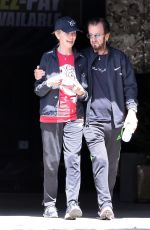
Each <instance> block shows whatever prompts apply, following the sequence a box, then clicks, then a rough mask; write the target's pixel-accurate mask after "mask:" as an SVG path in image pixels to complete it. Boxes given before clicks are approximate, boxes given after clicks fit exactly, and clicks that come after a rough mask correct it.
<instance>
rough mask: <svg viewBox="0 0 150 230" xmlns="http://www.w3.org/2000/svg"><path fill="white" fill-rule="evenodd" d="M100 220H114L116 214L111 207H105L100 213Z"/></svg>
mask: <svg viewBox="0 0 150 230" xmlns="http://www.w3.org/2000/svg"><path fill="white" fill-rule="evenodd" d="M98 215H99V217H100V220H112V219H114V213H113V211H112V209H111V207H104V208H103V209H102V210H101V211H100V212H98Z"/></svg>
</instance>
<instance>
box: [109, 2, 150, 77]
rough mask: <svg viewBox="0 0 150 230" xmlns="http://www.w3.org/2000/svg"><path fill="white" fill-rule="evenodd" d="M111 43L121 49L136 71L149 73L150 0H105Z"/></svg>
mask: <svg viewBox="0 0 150 230" xmlns="http://www.w3.org/2000/svg"><path fill="white" fill-rule="evenodd" d="M106 16H107V19H108V21H109V22H110V25H111V34H112V37H111V40H110V41H111V44H112V45H113V46H114V47H116V48H119V49H121V50H123V51H124V52H125V53H126V54H127V55H128V56H129V57H130V59H131V61H132V63H133V64H134V67H135V70H136V72H137V73H150V0H106Z"/></svg>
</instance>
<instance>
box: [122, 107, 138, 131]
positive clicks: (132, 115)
mask: <svg viewBox="0 0 150 230" xmlns="http://www.w3.org/2000/svg"><path fill="white" fill-rule="evenodd" d="M127 124H130V127H131V129H132V130H131V131H132V133H134V132H135V130H136V128H137V124H138V120H137V117H136V112H135V111H134V110H132V109H129V110H128V114H127V116H126V119H125V122H124V126H123V127H124V128H125V127H126V126H127Z"/></svg>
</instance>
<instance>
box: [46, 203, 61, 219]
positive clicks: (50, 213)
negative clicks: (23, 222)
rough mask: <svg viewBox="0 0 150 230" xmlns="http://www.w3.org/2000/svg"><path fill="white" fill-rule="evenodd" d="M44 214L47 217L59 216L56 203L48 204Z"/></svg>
mask: <svg viewBox="0 0 150 230" xmlns="http://www.w3.org/2000/svg"><path fill="white" fill-rule="evenodd" d="M43 216H44V217H47V218H57V217H58V213H57V209H56V207H55V206H54V205H49V206H46V207H45V210H44V213H43Z"/></svg>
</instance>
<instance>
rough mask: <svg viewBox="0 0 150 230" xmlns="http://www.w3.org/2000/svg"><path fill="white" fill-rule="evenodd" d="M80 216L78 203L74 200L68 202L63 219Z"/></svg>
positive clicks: (73, 218)
mask: <svg viewBox="0 0 150 230" xmlns="http://www.w3.org/2000/svg"><path fill="white" fill-rule="evenodd" d="M81 216H82V211H81V209H80V207H79V205H78V203H77V202H75V201H72V202H70V204H69V206H68V208H67V211H66V215H65V220H75V219H76V218H78V217H81Z"/></svg>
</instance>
